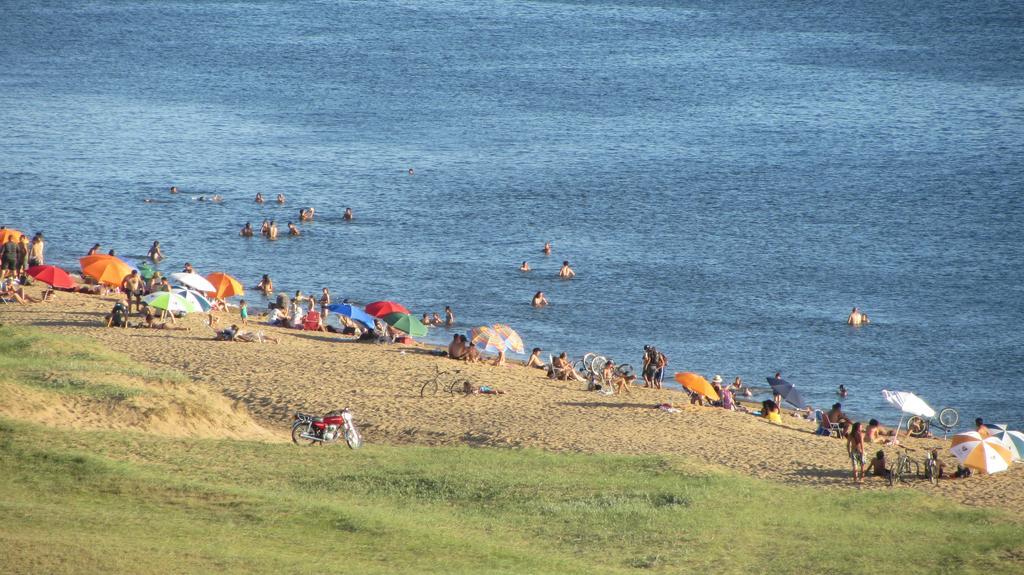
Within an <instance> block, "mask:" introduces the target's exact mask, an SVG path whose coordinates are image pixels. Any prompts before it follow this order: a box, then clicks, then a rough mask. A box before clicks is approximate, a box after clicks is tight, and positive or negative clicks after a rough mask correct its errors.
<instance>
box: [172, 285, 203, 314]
mask: <svg viewBox="0 0 1024 575" xmlns="http://www.w3.org/2000/svg"><path fill="white" fill-rule="evenodd" d="M171 293H173V294H177V295H180V296H181V297H183V298H185V300H186V301H188V302H189V303H192V304H195V305H196V306H198V307H199V311H204V312H205V311H210V310H211V309H212V308H213V304H212V303H210V300H208V299H206V296H204V295H203V294H201V293H199V292H197V291H194V290H190V289H185V288H175V289H172V290H171Z"/></svg>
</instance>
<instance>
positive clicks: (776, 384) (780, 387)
mask: <svg viewBox="0 0 1024 575" xmlns="http://www.w3.org/2000/svg"><path fill="white" fill-rule="evenodd" d="M768 385H770V386H771V387H772V391H774V392H775V393H776V394H778V395H781V396H782V400H783V401H787V402H789V403H791V404H792V405H794V406H796V408H797V409H804V408H806V407H807V402H806V401H804V398H803V396H802V395H800V392H799V391H797V390H796V386H794V385H793V384H792V383H789V382H788V381H786V380H784V379H781V378H776V377H769V378H768Z"/></svg>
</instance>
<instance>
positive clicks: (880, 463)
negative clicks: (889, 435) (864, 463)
mask: <svg viewBox="0 0 1024 575" xmlns="http://www.w3.org/2000/svg"><path fill="white" fill-rule="evenodd" d="M868 473H870V474H871V475H873V476H875V477H888V476H889V470H888V469H886V468H885V451H883V450H881V449H879V450H878V453H875V457H874V458H873V459H872V460H871V463H869V464H868Z"/></svg>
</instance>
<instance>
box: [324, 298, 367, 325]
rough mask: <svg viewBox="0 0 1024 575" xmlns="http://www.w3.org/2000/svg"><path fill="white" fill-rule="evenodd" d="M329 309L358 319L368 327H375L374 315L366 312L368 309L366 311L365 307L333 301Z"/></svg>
mask: <svg viewBox="0 0 1024 575" xmlns="http://www.w3.org/2000/svg"><path fill="white" fill-rule="evenodd" d="M327 309H328V310H330V311H333V312H334V313H336V314H338V315H343V316H345V317H348V318H351V319H353V320H355V321H358V322H359V323H361V324H363V325H365V326H366V327H367V328H368V329H373V320H374V317H373V316H372V315H370V314H368V313H366V311H364V310H363V308H361V307H356V306H354V305H351V304H347V303H332V304H331V305H329V306H327Z"/></svg>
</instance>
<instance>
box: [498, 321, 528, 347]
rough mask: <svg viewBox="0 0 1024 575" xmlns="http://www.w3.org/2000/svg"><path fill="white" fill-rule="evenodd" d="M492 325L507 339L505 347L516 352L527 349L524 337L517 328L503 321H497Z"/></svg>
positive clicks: (502, 337)
mask: <svg viewBox="0 0 1024 575" xmlns="http://www.w3.org/2000/svg"><path fill="white" fill-rule="evenodd" d="M491 327H493V328H494V331H496V332H498V335H500V336H501V339H503V340H505V347H507V348H508V349H511V350H512V351H514V352H516V353H523V352H524V351H526V346H524V345H523V338H521V337H519V334H518V333H516V330H514V329H512V328H511V327H509V326H507V325H505V324H503V323H496V324H494V325H493V326H491Z"/></svg>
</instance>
